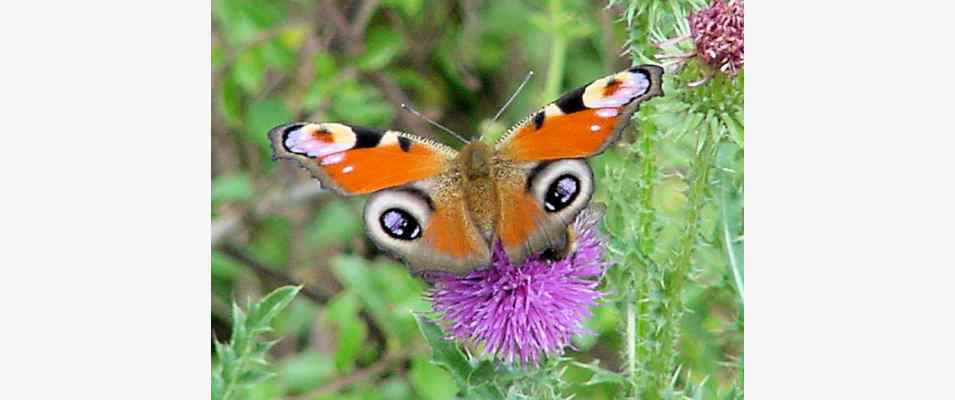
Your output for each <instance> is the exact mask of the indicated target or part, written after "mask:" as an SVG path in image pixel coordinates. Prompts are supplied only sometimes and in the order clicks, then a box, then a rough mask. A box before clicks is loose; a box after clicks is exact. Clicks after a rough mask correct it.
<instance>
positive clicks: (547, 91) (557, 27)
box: [544, 0, 567, 102]
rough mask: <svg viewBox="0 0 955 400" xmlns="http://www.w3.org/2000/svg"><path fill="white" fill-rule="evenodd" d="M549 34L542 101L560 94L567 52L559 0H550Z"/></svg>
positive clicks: (552, 98)
mask: <svg viewBox="0 0 955 400" xmlns="http://www.w3.org/2000/svg"><path fill="white" fill-rule="evenodd" d="M548 9H549V11H550V19H551V35H552V37H553V41H551V45H550V63H549V64H548V65H547V82H546V84H545V85H544V101H545V102H547V101H553V100H554V99H556V98H557V96H558V95H560V89H561V82H562V81H563V77H564V58H565V56H566V54H567V37H566V35H565V34H564V33H563V32H562V27H561V21H560V19H561V18H563V11H562V9H563V3H562V2H561V0H551V1H550V7H549V8H548Z"/></svg>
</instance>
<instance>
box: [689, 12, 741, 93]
mask: <svg viewBox="0 0 955 400" xmlns="http://www.w3.org/2000/svg"><path fill="white" fill-rule="evenodd" d="M687 20H688V22H689V24H690V35H691V36H692V37H693V42H694V43H695V44H696V54H697V55H698V56H699V57H700V59H701V60H703V62H704V63H706V64H707V65H709V66H711V67H713V68H715V69H717V70H720V71H722V72H724V73H726V74H729V75H736V72H737V71H738V70H739V69H740V68H741V67H742V66H743V2H742V0H730V2H729V4H725V3H723V0H713V3H712V4H711V5H710V7H709V8H704V9H702V10H699V11H697V12H695V13H693V14H691V15H690V16H689V17H688V18H687Z"/></svg>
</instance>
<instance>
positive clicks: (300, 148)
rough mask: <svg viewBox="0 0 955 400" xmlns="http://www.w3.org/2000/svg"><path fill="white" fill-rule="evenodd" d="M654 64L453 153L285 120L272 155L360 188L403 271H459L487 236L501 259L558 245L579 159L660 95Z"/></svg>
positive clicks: (585, 196) (477, 258) (485, 255)
mask: <svg viewBox="0 0 955 400" xmlns="http://www.w3.org/2000/svg"><path fill="white" fill-rule="evenodd" d="M662 77H663V69H662V68H661V67H659V66H656V65H641V66H637V67H633V68H630V69H627V70H625V71H621V72H618V73H616V74H613V75H609V76H606V77H603V78H600V79H597V80H595V81H593V82H591V83H589V84H587V85H584V86H582V87H579V88H577V89H575V90H572V91H570V92H567V93H565V94H564V95H563V96H561V97H560V98H559V99H557V100H556V101H554V102H552V103H550V104H548V105H547V106H545V107H543V108H542V109H540V110H539V111H537V112H535V113H533V114H531V115H530V116H528V117H527V118H525V119H524V120H523V121H521V122H520V123H518V124H517V125H515V126H514V127H512V128H511V129H510V130H508V131H507V133H506V134H505V135H504V136H502V137H501V138H500V139H499V140H498V141H497V142H496V143H495V144H493V145H490V144H486V143H484V142H482V141H480V140H474V141H471V142H469V143H467V144H466V145H464V146H463V147H462V148H461V149H460V150H455V149H453V148H451V147H450V146H447V145H445V144H442V143H439V142H436V141H434V140H431V139H428V138H424V137H420V136H416V135H412V134H408V133H404V132H398V131H393V130H380V129H373V128H365V127H360V126H356V125H348V124H341V123H312V122H293V123H287V124H283V125H279V126H277V127H275V128H273V129H271V130H270V131H269V134H268V135H269V140H270V142H271V143H272V150H273V153H274V157H273V158H277V159H279V158H281V159H289V160H295V161H297V162H298V163H299V164H300V165H301V166H302V167H304V168H305V169H307V170H308V171H309V172H310V173H311V175H312V176H313V177H315V178H317V179H318V180H319V181H320V182H321V183H322V185H323V186H325V187H328V188H331V189H334V190H335V191H337V192H339V193H341V194H343V195H361V194H370V196H369V197H368V199H367V201H366V203H365V207H364V211H363V219H364V224H365V231H366V233H367V235H368V236H369V238H370V239H371V240H372V241H373V242H374V243H375V244H376V245H377V246H378V247H379V248H381V249H382V250H384V251H386V252H388V253H391V254H393V255H395V256H397V257H399V258H400V259H402V260H403V261H404V262H405V263H406V264H407V265H408V266H409V267H410V268H411V270H412V271H413V272H417V273H424V272H431V271H443V272H450V273H454V274H458V275H461V274H465V273H467V272H470V271H472V270H474V269H476V268H478V267H482V266H487V265H489V264H490V261H491V254H492V252H493V249H494V246H495V245H496V243H498V242H499V243H500V244H501V246H502V247H503V248H504V250H505V252H506V253H507V256H508V259H509V260H510V261H511V262H512V263H519V262H521V261H523V260H524V259H525V258H526V257H528V256H529V255H531V254H534V253H537V252H541V251H546V250H549V249H559V248H562V247H563V246H565V245H566V243H567V240H568V239H567V236H568V225H569V224H570V223H571V222H572V221H573V220H574V218H575V217H576V216H577V214H578V213H579V212H580V211H581V210H582V209H583V208H584V207H585V206H586V205H587V203H588V202H589V201H590V198H591V196H592V195H593V193H594V175H593V171H592V170H591V169H590V167H589V166H588V164H587V162H586V160H585V159H586V158H587V157H592V156H594V155H597V154H600V153H601V152H603V151H604V150H606V149H607V147H608V146H610V145H611V144H613V143H614V142H616V141H617V140H618V139H619V137H620V135H621V131H622V130H623V129H624V128H625V127H626V126H627V124H628V123H629V122H630V117H631V116H632V115H633V113H634V112H636V110H637V108H638V107H639V106H640V103H642V102H643V101H645V100H647V99H649V98H652V97H655V96H661V95H663V91H662V88H661V80H662Z"/></svg>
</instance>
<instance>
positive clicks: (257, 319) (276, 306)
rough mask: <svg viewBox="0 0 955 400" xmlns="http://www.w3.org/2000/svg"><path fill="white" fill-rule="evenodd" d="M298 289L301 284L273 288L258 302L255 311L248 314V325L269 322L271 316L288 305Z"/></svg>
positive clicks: (260, 324) (266, 323) (273, 316)
mask: <svg viewBox="0 0 955 400" xmlns="http://www.w3.org/2000/svg"><path fill="white" fill-rule="evenodd" d="M300 290H302V287H301V286H283V287H280V288H278V289H275V290H273V291H272V293H269V294H268V295H267V296H265V298H264V299H262V301H260V302H259V303H258V306H257V307H256V312H255V313H251V314H249V325H250V326H255V327H258V326H264V325H268V324H270V323H271V322H272V318H275V316H276V315H277V314H278V313H279V312H280V311H282V309H284V308H285V307H286V306H288V305H289V303H291V302H292V299H294V298H295V295H297V294H298V292H299V291H300Z"/></svg>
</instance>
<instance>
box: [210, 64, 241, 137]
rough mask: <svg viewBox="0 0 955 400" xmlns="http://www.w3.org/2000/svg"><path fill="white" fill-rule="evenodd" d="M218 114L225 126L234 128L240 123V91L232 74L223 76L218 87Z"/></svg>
mask: <svg viewBox="0 0 955 400" xmlns="http://www.w3.org/2000/svg"><path fill="white" fill-rule="evenodd" d="M218 100H219V101H217V102H216V104H217V105H218V110H219V114H220V115H222V119H223V120H225V123H226V125H228V126H235V125H238V124H239V123H240V122H241V121H242V89H241V88H240V87H239V84H238V83H237V82H236V80H235V78H233V76H232V74H225V76H223V78H222V83H221V84H220V85H219V98H218Z"/></svg>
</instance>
